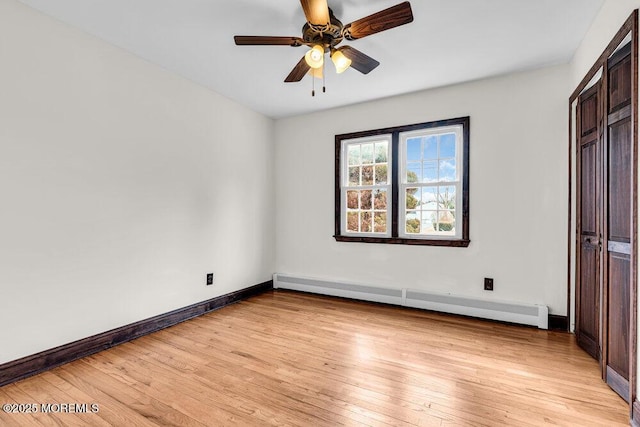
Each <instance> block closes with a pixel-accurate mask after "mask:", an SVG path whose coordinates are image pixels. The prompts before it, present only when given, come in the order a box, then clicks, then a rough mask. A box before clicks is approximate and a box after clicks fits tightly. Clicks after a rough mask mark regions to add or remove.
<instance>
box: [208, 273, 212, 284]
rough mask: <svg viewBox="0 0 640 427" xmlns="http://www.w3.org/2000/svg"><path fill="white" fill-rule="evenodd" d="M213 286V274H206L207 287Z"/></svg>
mask: <svg viewBox="0 0 640 427" xmlns="http://www.w3.org/2000/svg"><path fill="white" fill-rule="evenodd" d="M209 285H213V273H207V286H209Z"/></svg>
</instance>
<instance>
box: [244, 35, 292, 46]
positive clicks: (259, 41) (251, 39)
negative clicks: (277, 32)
mask: <svg viewBox="0 0 640 427" xmlns="http://www.w3.org/2000/svg"><path fill="white" fill-rule="evenodd" d="M233 39H234V40H235V42H236V44H237V45H238V46H269V45H271V46H276V45H278V46H302V45H303V44H304V40H302V39H301V38H300V37H277V36H235V37H234V38H233Z"/></svg>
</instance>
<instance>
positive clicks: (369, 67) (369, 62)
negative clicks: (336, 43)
mask: <svg viewBox="0 0 640 427" xmlns="http://www.w3.org/2000/svg"><path fill="white" fill-rule="evenodd" d="M338 50H339V51H340V52H342V54H343V55H344V56H346V57H347V58H349V59H350V60H351V68H355V69H356V70H358V71H360V72H361V73H362V74H369V73H370V72H371V71H373V69H374V68H376V67H377V66H378V65H380V63H379V62H378V61H376V60H375V59H373V58H372V57H370V56H367V55H365V54H364V53H362V52H360V51H359V50H357V49H354V48H352V47H351V46H343V47H341V48H339V49H338Z"/></svg>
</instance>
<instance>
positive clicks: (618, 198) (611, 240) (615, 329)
mask: <svg viewBox="0 0 640 427" xmlns="http://www.w3.org/2000/svg"><path fill="white" fill-rule="evenodd" d="M607 74H608V80H607V94H608V96H607V101H608V105H607V113H608V114H607V117H606V119H607V133H606V139H607V141H606V144H605V152H604V158H605V159H606V161H605V164H604V171H605V173H604V179H605V182H604V190H605V191H604V201H605V218H606V221H605V243H606V245H605V254H604V259H605V260H606V263H605V265H604V266H603V269H604V271H605V283H603V286H604V295H605V306H604V310H603V316H604V317H603V325H604V334H605V342H606V345H605V346H604V349H603V350H604V351H603V362H604V365H605V368H606V369H605V377H606V378H605V379H606V381H607V384H609V386H610V387H611V388H612V389H613V390H615V391H616V392H617V393H618V394H619V395H620V396H621V397H622V398H624V399H625V400H627V401H628V400H629V397H630V396H629V373H630V360H629V349H630V336H629V332H630V327H631V323H630V322H631V270H632V269H631V255H632V246H631V242H632V230H633V225H632V220H633V207H632V201H633V154H634V153H633V142H632V139H633V138H632V132H633V129H632V120H631V112H632V108H631V54H630V48H622V49H621V50H620V51H619V52H618V53H616V54H615V55H613V56H612V58H611V59H610V60H609V66H608V73H607Z"/></svg>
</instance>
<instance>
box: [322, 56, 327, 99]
mask: <svg viewBox="0 0 640 427" xmlns="http://www.w3.org/2000/svg"><path fill="white" fill-rule="evenodd" d="M325 62H326V61H322V93H326V92H327V88H326V87H325V85H324V76H325V75H326V73H325V72H324V71H325V68H324V64H325Z"/></svg>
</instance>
